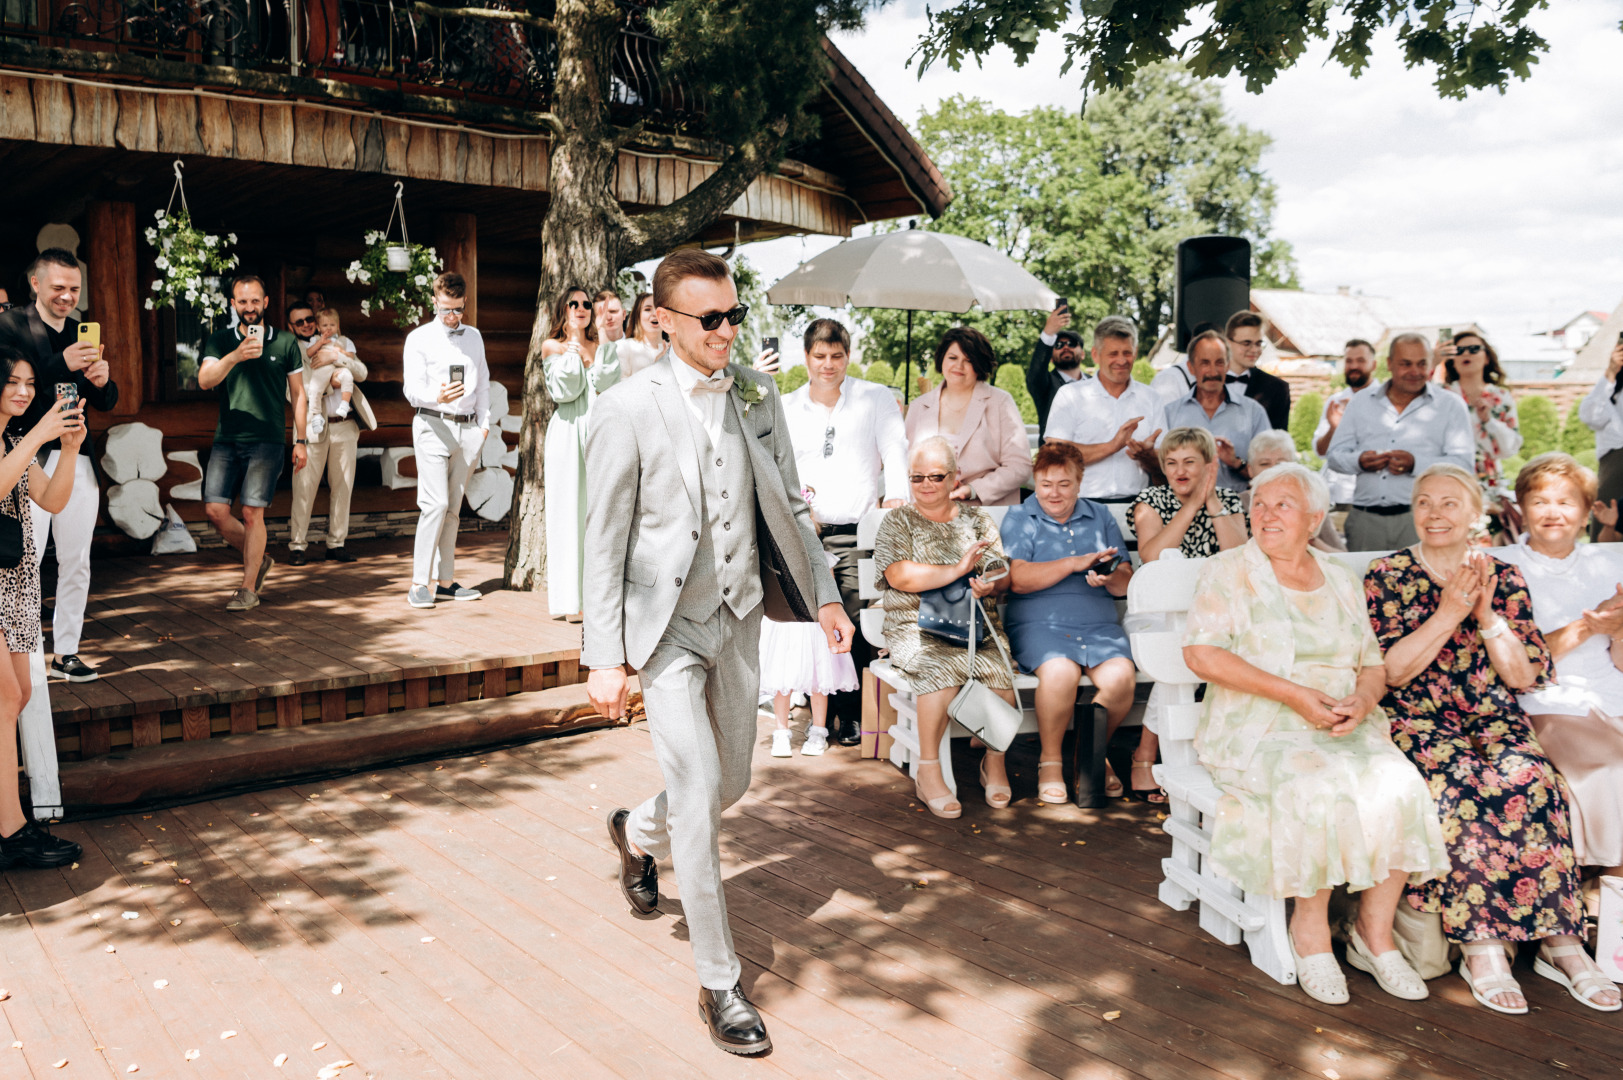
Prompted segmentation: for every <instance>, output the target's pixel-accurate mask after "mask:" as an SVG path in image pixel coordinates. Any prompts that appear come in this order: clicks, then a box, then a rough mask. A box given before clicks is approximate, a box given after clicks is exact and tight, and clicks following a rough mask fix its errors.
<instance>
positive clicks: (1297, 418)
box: [1290, 391, 1324, 455]
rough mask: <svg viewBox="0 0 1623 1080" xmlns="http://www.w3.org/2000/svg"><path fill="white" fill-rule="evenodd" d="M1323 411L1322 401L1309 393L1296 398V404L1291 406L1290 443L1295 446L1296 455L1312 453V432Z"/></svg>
mask: <svg viewBox="0 0 1623 1080" xmlns="http://www.w3.org/2000/svg"><path fill="white" fill-rule="evenodd" d="M1323 411H1324V399H1323V398H1322V397H1320V396H1319V395H1318V394H1315V393H1313V392H1311V391H1309V392H1308V393H1306V394H1303V395H1302V396H1301V397H1299V398H1297V399H1296V404H1294V405H1292V406H1291V418H1290V433H1291V441H1292V442H1294V443H1295V444H1296V452H1297V453H1298V454H1303V455H1306V454H1311V453H1312V452H1313V432H1314V431H1315V430H1316V429H1317V428H1318V426H1319V414H1320V413H1321V412H1323Z"/></svg>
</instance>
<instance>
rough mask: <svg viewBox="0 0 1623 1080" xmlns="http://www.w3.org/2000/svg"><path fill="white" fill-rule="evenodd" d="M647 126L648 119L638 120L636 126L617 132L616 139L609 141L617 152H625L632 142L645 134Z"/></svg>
mask: <svg viewBox="0 0 1623 1080" xmlns="http://www.w3.org/2000/svg"><path fill="white" fill-rule="evenodd" d="M647 126H648V118H647V117H644V118H643V119H641V120H638V121H637V122H636V123H635V124H632V125H631V126H630V127H625V128H621V129H620V130H619V131H617V132H615V135H614V138H613V139H611V140H609V141H610V143H611V144H612V145H613V146H614V148H615V149H616V150H624V149H625V148H626V147H627V146H628V145H630V143H631V142H632V140H634V139H635V138H636V137H637V136H639V135H641V134H642V133H643V129H644V128H646V127H647Z"/></svg>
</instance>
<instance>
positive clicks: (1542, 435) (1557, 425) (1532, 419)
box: [1516, 397, 1561, 461]
mask: <svg viewBox="0 0 1623 1080" xmlns="http://www.w3.org/2000/svg"><path fill="white" fill-rule="evenodd" d="M1516 413H1517V418H1518V419H1519V420H1520V422H1521V431H1522V452H1521V456H1522V459H1523V460H1525V461H1531V460H1532V459H1533V458H1536V457H1538V456H1539V455H1540V454H1547V453H1549V452H1550V451H1551V450H1559V449H1560V448H1561V418H1560V416H1559V415H1558V414H1557V413H1556V411H1555V402H1553V401H1551V400H1550V399H1549V398H1546V397H1525V398H1523V399H1522V400H1520V401H1518V402H1517V403H1516Z"/></svg>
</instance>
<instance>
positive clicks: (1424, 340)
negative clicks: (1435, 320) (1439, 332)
mask: <svg viewBox="0 0 1623 1080" xmlns="http://www.w3.org/2000/svg"><path fill="white" fill-rule="evenodd" d="M1399 345H1418V346H1420V347H1421V348H1422V349H1423V350H1425V353H1426V359H1428V360H1430V359H1431V339H1430V338H1428V337H1427V336H1426V335H1425V334H1422V333H1418V332H1416V331H1414V330H1408V331H1405V332H1404V333H1401V334H1399V335H1398V336H1397V337H1395V338H1393V339H1392V342H1391V344H1389V345H1388V346H1387V347H1386V355H1387V356H1388V357H1390V356H1391V355H1392V352H1393V350H1395V349H1396V348H1397V347H1398V346H1399Z"/></svg>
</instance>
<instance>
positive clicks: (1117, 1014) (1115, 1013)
mask: <svg viewBox="0 0 1623 1080" xmlns="http://www.w3.org/2000/svg"><path fill="white" fill-rule="evenodd" d="M1105 1019H1106V1020H1120V1019H1121V1010H1120V1009H1111V1010H1110V1011H1109V1012H1107V1013H1105Z"/></svg>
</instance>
